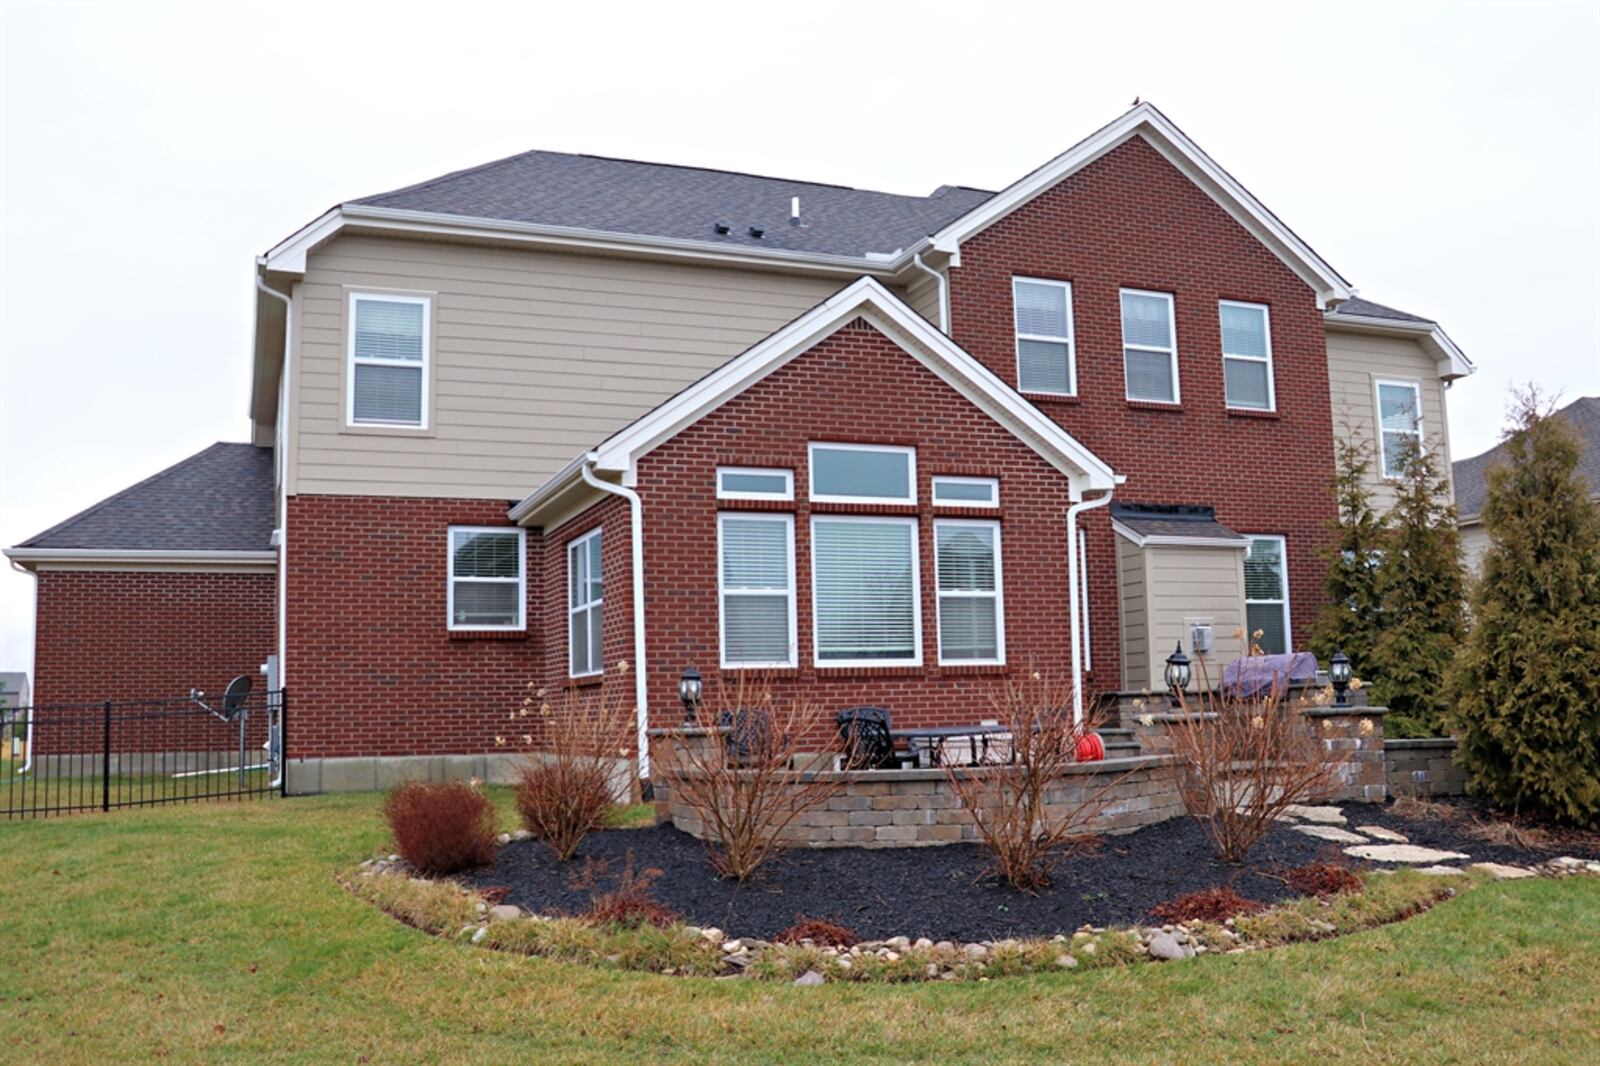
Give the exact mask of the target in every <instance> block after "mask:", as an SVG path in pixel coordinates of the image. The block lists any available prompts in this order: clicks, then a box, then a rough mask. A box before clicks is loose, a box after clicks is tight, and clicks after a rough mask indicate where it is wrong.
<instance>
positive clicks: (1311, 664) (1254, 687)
mask: <svg viewBox="0 0 1600 1066" xmlns="http://www.w3.org/2000/svg"><path fill="white" fill-rule="evenodd" d="M1316 677H1317V657H1316V656H1315V655H1312V654H1311V653H1310V652H1308V651H1295V652H1290V653H1289V654H1287V655H1247V656H1244V657H1243V658H1239V659H1235V660H1234V661H1233V662H1231V663H1229V664H1228V665H1227V667H1226V668H1225V669H1224V670H1223V671H1222V689H1223V691H1224V692H1226V693H1227V694H1228V695H1230V696H1237V697H1239V698H1241V699H1250V698H1251V697H1253V696H1259V695H1261V694H1262V693H1263V692H1267V691H1270V690H1271V688H1272V686H1273V685H1275V684H1276V685H1288V684H1292V683H1294V682H1296V681H1314V680H1316Z"/></svg>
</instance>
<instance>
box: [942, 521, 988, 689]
mask: <svg viewBox="0 0 1600 1066" xmlns="http://www.w3.org/2000/svg"><path fill="white" fill-rule="evenodd" d="M933 553H934V569H935V571H937V574H938V581H939V590H938V596H939V605H938V606H939V610H938V614H939V662H940V663H941V664H951V665H959V664H969V663H1003V662H1005V661H1006V639H1005V631H1006V624H1005V610H1004V600H1003V595H1002V593H1001V578H1000V523H999V522H985V521H967V520H965V519H961V520H956V519H939V520H938V521H936V522H934V524H933Z"/></svg>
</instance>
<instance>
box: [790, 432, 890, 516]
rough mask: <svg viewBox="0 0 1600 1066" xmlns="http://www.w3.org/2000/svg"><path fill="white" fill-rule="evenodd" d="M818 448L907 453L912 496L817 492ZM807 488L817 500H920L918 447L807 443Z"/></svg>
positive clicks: (816, 501)
mask: <svg viewBox="0 0 1600 1066" xmlns="http://www.w3.org/2000/svg"><path fill="white" fill-rule="evenodd" d="M818 448H827V449H829V450H830V451H843V452H897V453H899V454H901V455H904V456H906V457H907V467H906V474H907V476H906V486H907V488H908V489H909V491H910V495H909V496H825V495H819V494H818V493H817V463H816V454H817V449H818ZM806 482H807V484H806V491H807V492H808V493H809V495H810V498H811V500H812V502H814V503H876V504H886V505H896V504H915V503H916V502H917V450H916V449H915V448H909V447H906V446H905V445H901V444H835V443H833V442H832V441H825V440H819V441H812V442H810V443H809V444H807V445H806Z"/></svg>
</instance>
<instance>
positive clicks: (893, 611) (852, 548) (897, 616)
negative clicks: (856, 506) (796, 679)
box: [811, 515, 922, 666]
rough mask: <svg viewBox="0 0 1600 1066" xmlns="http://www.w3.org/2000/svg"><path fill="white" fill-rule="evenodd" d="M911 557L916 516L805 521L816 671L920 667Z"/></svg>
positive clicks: (914, 567)
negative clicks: (808, 536) (808, 538)
mask: <svg viewBox="0 0 1600 1066" xmlns="http://www.w3.org/2000/svg"><path fill="white" fill-rule="evenodd" d="M917 556H918V552H917V520H916V519H915V518H873V517H862V516H855V515H850V516H845V515H826V516H824V515H818V516H815V517H813V518H812V519H811V581H812V594H811V602H812V632H813V636H814V639H815V642H816V659H815V662H816V665H817V666H919V665H921V663H922V611H921V608H920V596H919V594H918V590H919V589H920V587H921V577H920V574H919V573H918V558H917Z"/></svg>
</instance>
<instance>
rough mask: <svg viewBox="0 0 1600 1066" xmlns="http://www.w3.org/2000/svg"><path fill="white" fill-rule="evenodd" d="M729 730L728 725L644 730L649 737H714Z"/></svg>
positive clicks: (662, 727) (731, 730)
mask: <svg viewBox="0 0 1600 1066" xmlns="http://www.w3.org/2000/svg"><path fill="white" fill-rule="evenodd" d="M731 732H733V727H732V726H728V725H677V726H657V727H654V728H651V729H647V730H645V734H646V735H647V736H650V737H714V736H727V735H728V734H729V733H731Z"/></svg>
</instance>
